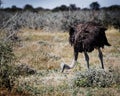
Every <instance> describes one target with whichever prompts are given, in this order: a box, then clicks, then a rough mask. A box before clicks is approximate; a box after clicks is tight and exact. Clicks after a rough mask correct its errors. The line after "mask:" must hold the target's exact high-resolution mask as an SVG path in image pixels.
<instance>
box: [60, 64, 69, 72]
mask: <svg viewBox="0 0 120 96" xmlns="http://www.w3.org/2000/svg"><path fill="white" fill-rule="evenodd" d="M60 67H61V72H64V70H65V69H71V68H70V66H68V65H67V64H65V63H63V62H62V63H61V64H60Z"/></svg>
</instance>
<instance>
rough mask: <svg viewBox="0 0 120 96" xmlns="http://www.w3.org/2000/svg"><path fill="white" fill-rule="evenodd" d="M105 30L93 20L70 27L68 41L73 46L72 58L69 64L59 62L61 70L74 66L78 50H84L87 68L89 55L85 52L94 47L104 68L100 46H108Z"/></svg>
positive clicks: (90, 50)
mask: <svg viewBox="0 0 120 96" xmlns="http://www.w3.org/2000/svg"><path fill="white" fill-rule="evenodd" d="M105 30H107V29H106V28H105V27H103V26H101V25H99V24H97V23H93V22H87V23H83V24H82V23H79V24H77V25H75V26H72V27H70V30H69V43H70V44H71V46H73V48H74V59H73V61H72V63H71V64H70V65H67V64H63V63H62V64H61V68H62V72H63V71H64V69H72V68H73V67H74V66H75V64H76V62H77V59H78V53H79V52H80V53H82V52H84V55H85V60H86V62H87V68H88V69H89V56H88V54H87V52H92V51H93V50H94V49H97V50H98V52H99V55H98V56H99V59H100V62H101V66H102V68H103V69H104V65H103V54H102V51H101V49H100V48H104V45H106V46H110V44H109V43H108V41H107V38H106V35H105Z"/></svg>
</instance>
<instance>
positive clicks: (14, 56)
mask: <svg viewBox="0 0 120 96" xmlns="http://www.w3.org/2000/svg"><path fill="white" fill-rule="evenodd" d="M0 1H1V0H0ZM61 7H62V8H63V7H64V8H68V7H66V6H61ZM71 7H72V10H71V11H68V9H69V8H68V9H64V8H63V9H61V10H62V11H59V12H58V11H55V10H54V12H53V11H50V10H43V9H41V8H40V10H39V8H38V9H37V11H35V10H34V8H33V7H32V6H27V8H28V9H29V10H26V9H27V8H26V9H25V10H26V11H25V10H24V11H21V10H22V9H19V10H17V13H15V12H16V10H14V11H10V10H9V9H4V10H3V9H0V13H1V14H0V95H1V96H4V95H6V96H19V95H20V96H119V94H120V75H119V74H120V68H119V67H120V65H119V64H120V39H119V38H120V33H119V30H117V29H120V28H119V25H120V24H119V22H120V21H119V20H120V18H119V17H120V16H119V15H120V13H119V12H118V9H119V6H118V7H114V6H113V7H111V9H109V8H108V9H107V8H100V10H97V11H96V17H95V18H96V19H95V21H96V22H101V23H102V24H103V25H105V26H107V27H108V30H107V32H106V34H107V37H108V41H109V42H110V44H111V45H112V46H111V47H109V48H108V47H106V48H105V50H103V51H104V52H103V54H104V61H105V62H104V64H105V71H103V70H100V66H99V65H100V64H99V62H98V58H97V51H95V52H93V53H92V54H91V53H90V54H89V55H90V58H91V59H90V60H91V61H90V68H91V69H90V71H86V69H85V68H86V67H85V66H86V64H85V61H84V58H83V56H82V54H79V60H78V63H77V65H76V67H75V68H74V69H72V70H70V71H68V70H66V71H65V73H60V63H61V62H65V63H67V64H70V62H71V59H72V58H73V52H72V51H73V48H72V47H70V45H69V42H68V33H67V30H68V29H69V25H71V24H73V23H74V22H76V21H77V22H87V21H90V19H91V16H92V13H93V12H92V10H90V9H83V10H80V9H78V8H77V7H76V6H75V5H74V4H73V5H71ZM16 8H17V7H16V6H13V8H12V10H13V9H16ZM74 8H75V9H76V10H74ZM114 8H117V9H114ZM58 9H59V8H58ZM58 9H56V10H58ZM31 10H32V11H31ZM115 10H116V11H115ZM114 28H117V29H114ZM16 45H19V46H16ZM95 69H96V70H95ZM6 88H7V89H6ZM8 89H9V91H8Z"/></svg>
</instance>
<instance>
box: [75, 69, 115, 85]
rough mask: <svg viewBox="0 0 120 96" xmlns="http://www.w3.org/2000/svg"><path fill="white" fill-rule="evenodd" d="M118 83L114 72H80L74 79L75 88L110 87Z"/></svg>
mask: <svg viewBox="0 0 120 96" xmlns="http://www.w3.org/2000/svg"><path fill="white" fill-rule="evenodd" d="M115 83H117V82H116V81H115V79H114V75H113V73H112V72H105V71H104V70H95V69H91V70H89V71H85V72H78V73H77V74H76V76H75V78H74V79H73V86H74V87H110V86H112V85H113V84H115Z"/></svg>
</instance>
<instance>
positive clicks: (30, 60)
mask: <svg viewBox="0 0 120 96" xmlns="http://www.w3.org/2000/svg"><path fill="white" fill-rule="evenodd" d="M21 31H22V33H20V34H19V35H20V37H21V38H22V47H17V48H15V50H14V52H15V54H16V56H17V58H18V60H19V62H20V63H22V64H28V65H29V66H32V67H34V68H35V69H36V70H38V73H37V75H32V76H28V77H20V78H19V80H18V81H19V83H17V84H18V85H17V86H19V87H21V86H22V87H23V89H24V90H28V92H33V93H35V94H36V95H37V96H39V94H42V95H40V96H70V95H73V96H74V95H75V96H109V95H105V94H107V93H108V94H113V95H110V96H115V94H117V95H116V96H118V94H119V93H120V92H118V90H119V89H118V88H114V87H113V88H106V89H105V90H106V91H105V90H104V89H102V88H101V89H99V88H98V89H95V88H94V89H89V90H88V89H86V88H82V89H80V90H78V89H76V88H72V89H71V88H70V87H68V86H69V84H68V82H69V81H70V80H71V78H72V77H73V76H74V74H75V73H76V72H77V71H79V70H82V71H84V70H85V69H86V68H87V67H86V62H85V60H84V56H83V54H79V59H78V64H77V66H76V67H75V68H74V69H72V70H70V71H66V72H65V73H64V74H61V73H60V72H59V71H60V63H61V62H66V63H67V64H70V62H71V61H72V58H73V48H72V47H71V46H70V45H69V42H68V33H67V32H65V33H63V32H53V33H49V32H43V31H42V30H38V31H35V30H28V29H22V30H21ZM106 33H107V37H108V41H109V42H110V44H111V45H112V46H111V47H105V48H104V49H103V50H102V51H103V54H104V63H105V68H106V70H108V69H109V68H110V67H111V66H112V68H115V67H116V66H117V67H120V65H119V64H120V33H119V32H118V30H115V29H110V30H108V31H107V32H106ZM89 55H90V67H92V68H100V67H101V66H100V62H99V58H98V52H97V50H95V51H94V52H92V53H89ZM68 72H69V73H68ZM23 85H24V86H23ZM26 86H27V87H26ZM18 89H19V88H18ZM109 89H110V90H111V92H108V91H109ZM35 90H37V91H35ZM86 90H87V91H86ZM78 91H79V92H78ZM95 91H96V92H95ZM86 92H88V93H86ZM35 94H33V95H35ZM91 94H92V95H91ZM98 94H99V95H98Z"/></svg>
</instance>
